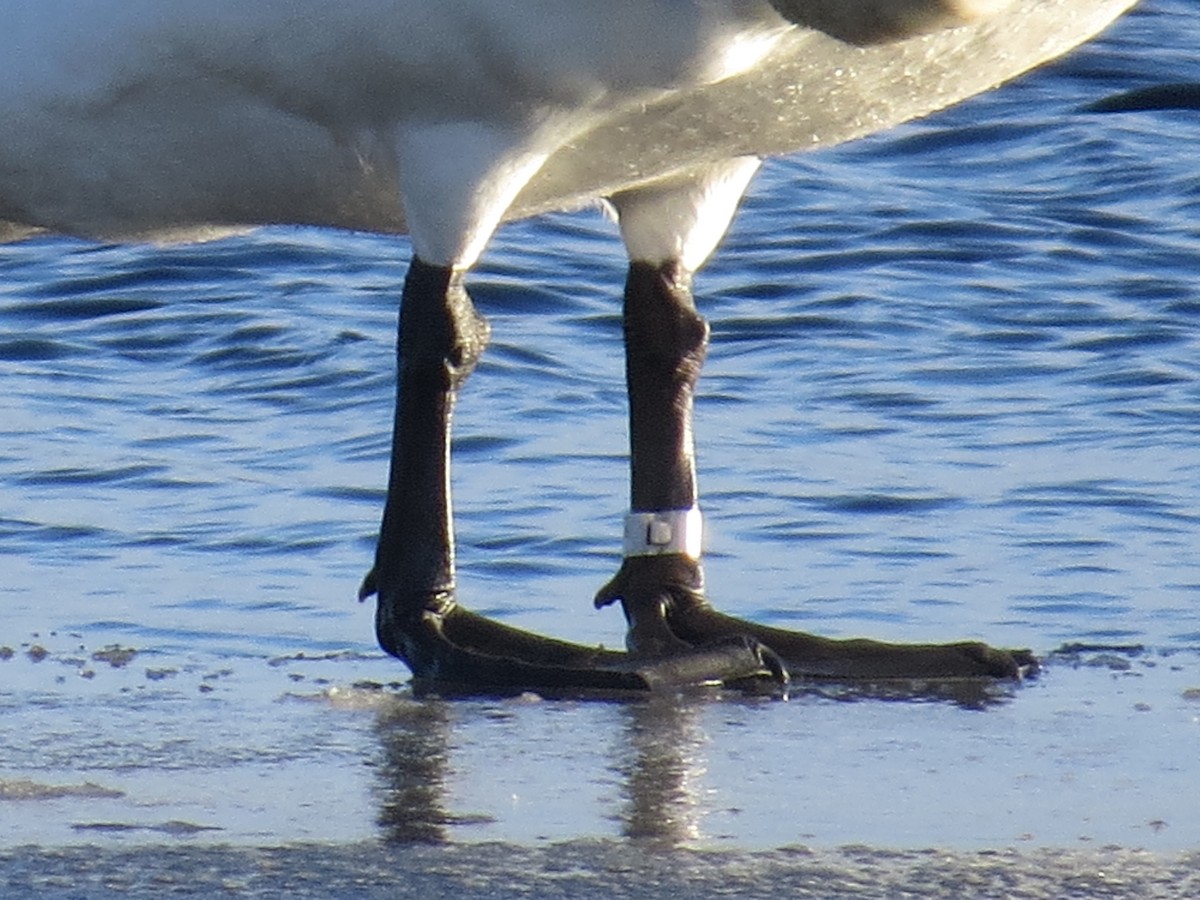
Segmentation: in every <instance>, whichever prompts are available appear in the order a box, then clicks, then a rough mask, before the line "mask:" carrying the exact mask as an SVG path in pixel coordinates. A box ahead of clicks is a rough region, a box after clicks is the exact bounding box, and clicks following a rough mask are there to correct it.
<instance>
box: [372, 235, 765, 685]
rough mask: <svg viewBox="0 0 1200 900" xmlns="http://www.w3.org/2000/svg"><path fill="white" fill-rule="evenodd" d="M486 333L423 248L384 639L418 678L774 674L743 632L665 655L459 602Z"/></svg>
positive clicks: (390, 525)
mask: <svg viewBox="0 0 1200 900" xmlns="http://www.w3.org/2000/svg"><path fill="white" fill-rule="evenodd" d="M487 340H488V327H487V324H486V322H484V320H483V319H482V318H481V317H480V316H479V315H478V313H477V312H476V311H475V308H474V305H473V304H472V303H471V299H470V297H469V296H468V295H467V292H466V290H465V289H464V288H463V285H462V275H461V272H457V271H455V270H452V269H450V268H448V267H444V266H434V265H429V264H427V263H425V262H423V261H421V260H420V259H414V261H413V264H412V268H411V269H410V270H409V274H408V278H407V280H406V281H405V284H404V295H403V298H402V300H401V309H400V326H399V339H398V344H397V347H398V379H397V394H396V417H395V425H394V430H393V438H392V458H391V469H390V473H389V479H388V495H387V505H386V507H385V510H384V515H383V526H382V529H381V531H380V536H379V546H378V549H377V551H376V556H375V567H374V569H372V571H371V573H370V574H369V575H368V576H367V578H366V580H365V581H364V582H363V587H362V590H361V591H360V596H362V597H364V598H365V597H366V596H369V595H370V594H374V593H378V595H379V603H378V608H377V611H376V616H375V629H376V635H377V637H378V640H379V643H380V645H381V646H382V647H383V648H384V649H385V650H386V651H387V652H388V653H391V654H392V655H394V656H397V657H399V658H400V659H402V660H403V661H404V662H405V663H407V664H408V666H409V668H410V669H412V671H413V674H414V676H415V677H416V679H417V680H418V681H419V682H425V683H430V682H436V683H446V684H450V685H453V686H455V687H457V688H462V689H466V690H469V691H483V692H493V691H501V692H508V691H513V690H526V689H532V690H543V691H546V690H551V691H555V690H557V691H577V690H601V691H614V690H615V691H622V690H645V689H648V688H653V687H658V686H664V685H680V684H691V683H696V682H700V681H710V680H720V681H734V680H739V679H743V678H751V677H757V676H761V675H763V674H770V673H771V672H772V666H771V665H770V664H769V661H764V659H763V658H762V656H761V654H760V653H759V651H758V647H757V645H755V644H754V642H752V641H750V640H747V639H745V638H742V637H740V636H739V637H735V639H733V640H721V641H719V642H714V645H713V646H712V647H706V648H704V649H702V650H699V651H696V650H693V649H691V648H690V646H688V645H686V644H684V643H683V642H677V643H678V644H679V647H680V648H681V649H680V652H677V653H674V654H662V655H659V656H658V657H657V658H655V659H640V658H639V659H634V658H631V657H630V656H628V655H627V654H625V653H620V652H615V651H609V650H603V649H601V648H594V647H585V646H581V645H577V644H571V643H568V642H565V641H558V640H553V639H551V638H546V637H542V636H541V635H536V634H530V633H528V632H524V631H521V630H519V629H516V628H511V627H509V626H506V625H503V624H500V623H498V622H493V621H491V620H489V619H486V618H483V617H482V616H479V615H476V614H473V613H471V612H469V611H468V610H466V609H464V608H462V607H461V606H459V605H458V603H457V600H456V597H455V585H454V529H453V518H452V512H451V503H450V477H449V475H450V428H451V419H452V414H453V411H454V403H455V399H456V397H457V394H458V391H459V390H460V389H461V388H462V386H463V384H464V383H465V381H466V380H467V377H468V376H469V375H470V374H471V371H472V370H473V369H474V367H475V364H476V362H477V361H478V360H479V357H480V355H481V354H482V352H483V349H484V347H485V345H486V344H487Z"/></svg>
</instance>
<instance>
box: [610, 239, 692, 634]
mask: <svg viewBox="0 0 1200 900" xmlns="http://www.w3.org/2000/svg"><path fill="white" fill-rule="evenodd" d="M624 317H625V378H626V384H627V385H628V391H629V443H630V506H631V510H632V512H633V513H672V512H675V513H678V512H682V511H687V510H693V509H695V507H696V499H697V488H696V461H695V449H694V441H693V439H692V405H693V397H694V393H695V388H696V383H697V381H698V380H699V378H700V369H701V367H702V366H703V365H704V356H705V353H706V351H707V348H708V324H707V323H706V322H705V321H704V319H703V318H702V317H701V316H700V314H699V313H698V312H697V311H696V306H695V303H694V302H693V299H692V292H691V275H690V273H688V272H686V271H685V270H684V269H683V267H682V266H680V265H678V264H674V263H668V264H665V265H653V264H651V263H645V262H634V263H632V264H631V265H630V266H629V275H628V278H627V279H626V282H625V302H624ZM675 518H676V520H677V526H676V527H684V528H686V527H687V523H686V521H685V522H683V523H682V525H680V524H679V523H678V519H679V517H678V516H675ZM631 519H632V520H633V522H632V525H631V527H633V528H637V527H639V525H638V522H637V520H636V518H635V517H632V516H631ZM696 524H697V525H698V521H697V523H696ZM667 527H670V526H667ZM662 549H663V550H664V551H665V552H662V553H658V552H652V551H654V550H655V548H654V547H653V546H652V545H648V546H646V547H643V548H642V551H644V552H640V553H639V552H637V551H631V550H630V548H628V547H627V548H626V552H627V554H630V553H636V554H637V555H627V556H626V558H625V560H624V561H623V563H622V564H621V568H620V571H618V572H617V575H616V577H614V578H613V579H612V581H610V582H609V583H608V584H606V585H605V586H604V587H603V588H601V590H600V591H599V593H598V594H597V595H596V601H595V602H596V606H597V607H602V606H607V605H608V604H610V603H613V602H615V601H617V600H620V601H621V605H622V608H623V609H624V611H625V618H626V621H627V622H628V623H629V636H628V639H627V643H628V645H629V647H630V650H631V651H633V652H636V653H642V654H648V655H652V654H655V653H660V652H662V651H663V650H665V649H667V648H670V647H672V646H676V645H678V644H680V643H681V640H680V639H679V638H678V637H676V636H675V635H673V634H672V633H671V631H670V629H668V628H666V627H665V619H664V616H665V613H666V610H667V609H668V608H670V607H673V606H676V605H679V604H688V603H694V602H702V600H701V598H702V596H703V589H704V575H703V571H702V569H701V567H700V560H699V549H698V548H694V549H693V552H691V553H689V552H687V550H686V549H682V552H680V550H681V548H680V547H679V546H675V547H671V546H666V547H663V548H662ZM672 551H674V552H672Z"/></svg>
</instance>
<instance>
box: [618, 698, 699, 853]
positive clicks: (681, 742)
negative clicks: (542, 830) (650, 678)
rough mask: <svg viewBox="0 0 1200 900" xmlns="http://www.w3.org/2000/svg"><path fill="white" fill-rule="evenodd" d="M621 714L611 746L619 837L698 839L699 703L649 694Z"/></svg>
mask: <svg viewBox="0 0 1200 900" xmlns="http://www.w3.org/2000/svg"><path fill="white" fill-rule="evenodd" d="M623 712H624V713H625V728H624V731H623V732H621V733H620V734H618V735H617V738H616V741H614V747H613V757H614V758H615V759H616V760H617V763H616V766H615V769H616V771H618V772H619V773H620V774H621V775H622V776H623V778H624V784H623V792H622V794H623V799H624V801H625V802H624V809H623V811H622V813H621V825H622V827H621V833H622V835H623V836H624V837H627V838H630V839H632V840H638V841H645V842H650V843H653V844H662V845H664V846H671V847H677V846H682V845H685V844H687V843H688V842H690V841H695V840H697V839H699V838H700V837H701V836H702V833H701V824H702V820H703V818H704V807H703V804H702V802H701V796H700V793H699V792H700V791H701V790H702V785H701V780H702V778H703V776H704V772H705V762H704V745H705V744H707V743H708V735H707V734H706V733H705V732H704V730H703V728H702V727H701V725H700V722H699V713H700V706H699V704H697V703H695V702H689V701H687V700H684V699H681V698H679V697H653V698H651V699H650V700H648V701H646V702H644V703H630V704H628V705H627V706H625V707H624V709H623Z"/></svg>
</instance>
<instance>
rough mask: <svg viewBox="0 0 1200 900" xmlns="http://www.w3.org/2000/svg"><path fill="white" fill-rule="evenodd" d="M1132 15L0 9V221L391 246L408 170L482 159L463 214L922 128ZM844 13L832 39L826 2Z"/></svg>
mask: <svg viewBox="0 0 1200 900" xmlns="http://www.w3.org/2000/svg"><path fill="white" fill-rule="evenodd" d="M1131 2H1132V0H1070V2H1065V0H1019V2H1018V3H1017V4H1016V6H1015V7H1013V8H1011V9H1010V10H1009V12H1008V14H1007V15H1003V16H998V17H996V18H995V19H985V20H984V21H983V22H982V23H980V24H977V25H974V26H972V27H969V28H960V29H955V30H953V31H948V32H944V33H934V34H932V35H931V36H930V37H929V38H926V39H924V40H919V41H915V42H907V43H904V44H891V45H883V46H877V47H870V48H852V47H849V46H847V45H846V44H844V43H842V42H840V41H837V40H834V39H832V38H830V37H828V36H826V35H825V34H822V33H820V32H818V31H815V30H813V29H810V28H806V27H803V26H793V25H791V24H790V23H789V22H788V21H787V20H785V19H784V18H783V17H782V16H781V15H780V14H779V13H778V12H776V11H775V9H774V8H773V7H772V5H771V4H769V3H766V2H760V0H707V2H706V0H690V2H689V0H611V2H606V3H604V4H596V3H572V4H565V3H564V2H563V0H519V2H496V0H456V2H455V3H452V4H450V3H438V4H434V3H428V2H426V0H353V2H346V3H340V4H337V6H336V8H334V7H330V6H329V4H328V3H324V2H318V0H257V2H255V3H252V4H247V3H241V2H236V0H210V2H206V3H195V2H184V3H172V4H163V3H160V2H157V0H90V2H81V0H43V2H40V3H36V4H33V3H23V2H11V0H10V2H5V3H0V12H2V13H3V16H4V23H5V27H4V28H3V29H0V121H3V122H4V123H5V127H4V131H3V135H2V136H0V222H7V223H9V224H8V229H7V230H8V233H9V234H11V235H18V234H21V233H23V232H24V231H26V230H27V229H30V228H41V229H48V230H51V231H58V232H64V233H71V234H78V235H88V236H96V237H104V238H122V237H124V238H170V237H186V236H188V235H191V234H202V233H204V231H205V229H208V228H211V227H218V228H220V227H223V226H243V225H258V224H283V223H287V224H312V225H327V226H333V227H342V228H352V229H361V230H370V231H377V232H386V233H403V232H405V231H408V230H409V225H408V223H407V222H406V211H407V212H408V213H409V215H412V214H413V213H414V212H416V210H414V209H413V208H412V207H414V206H415V205H416V204H417V202H418V201H416V200H415V198H414V199H412V200H410V201H409V202H408V203H405V202H404V201H405V198H404V194H403V187H404V186H403V185H402V181H404V180H405V179H404V174H403V172H404V170H405V169H406V168H407V169H409V170H411V171H412V172H413V173H419V175H418V174H414V176H413V177H411V178H409V179H407V181H408V184H407V187H408V189H409V190H410V191H416V190H418V189H419V188H420V186H421V185H425V186H426V188H425V189H426V190H427V191H428V192H429V193H432V194H435V195H437V196H438V197H441V196H443V193H444V192H445V191H448V190H452V189H453V184H454V183H455V182H456V181H457V182H459V183H461V182H462V181H463V180H464V175H463V173H465V172H467V171H469V170H470V169H472V168H475V169H479V168H485V169H486V168H489V167H490V166H492V164H493V158H494V157H497V156H498V157H501V158H503V159H504V162H503V164H502V168H504V169H506V170H507V171H508V173H509V174H510V176H511V177H509V178H508V179H501V180H506V181H507V184H506V186H505V187H504V188H503V189H497V192H496V196H493V197H489V198H484V199H483V200H482V201H481V203H480V204H479V205H482V206H484V207H488V208H491V209H492V211H491V214H490V215H489V216H487V217H486V218H489V219H491V218H512V217H519V216H525V215H530V214H534V213H537V212H543V211H547V210H550V209H555V208H561V207H565V206H577V205H579V204H581V203H585V202H587V201H588V200H589V199H591V198H594V197H599V196H604V195H608V194H611V193H613V192H614V191H616V190H619V189H622V188H624V187H628V186H630V185H634V184H641V183H648V182H652V181H654V180H656V179H658V178H660V177H662V176H664V175H670V174H672V173H675V172H678V171H679V170H681V169H686V168H689V167H693V168H694V167H699V166H703V165H706V164H707V163H709V162H712V161H716V160H721V159H727V158H730V157H733V156H740V155H746V154H755V155H765V154H771V153H781V152H787V151H791V150H796V149H808V148H812V147H816V146H822V145H826V144H831V143H836V142H838V141H841V140H845V139H847V138H850V137H855V136H858V135H860V134H864V133H867V132H869V131H873V130H878V129H880V128H884V127H887V126H888V125H891V124H894V123H896V122H898V121H902V120H904V119H907V118H911V117H913V116H916V115H921V114H924V113H926V112H929V111H931V110H934V109H937V108H939V107H941V106H945V105H947V104H949V103H952V102H954V101H955V100H957V99H960V98H961V97H963V96H968V95H970V94H972V93H976V92H978V91H980V90H982V89H984V88H986V87H989V86H991V85H994V84H995V83H997V82H999V81H1001V80H1004V79H1005V78H1009V77H1012V76H1013V75H1015V74H1017V73H1018V72H1020V71H1022V70H1024V69H1026V68H1029V67H1031V66H1033V65H1036V64H1037V63H1039V62H1041V61H1043V60H1044V59H1046V58H1049V57H1052V56H1054V55H1057V54H1059V53H1061V52H1063V51H1064V50H1065V49H1066V48H1068V47H1069V46H1071V45H1073V44H1074V43H1077V42H1078V41H1080V40H1082V39H1084V38H1085V37H1087V36H1088V35H1090V34H1092V33H1094V32H1096V31H1098V30H1099V29H1100V28H1101V27H1103V25H1104V24H1106V23H1107V22H1108V21H1109V20H1111V19H1112V18H1113V17H1115V16H1116V15H1117V14H1118V13H1119V12H1120V11H1122V10H1123V9H1125V8H1126V7H1128V6H1129V5H1131ZM996 5H997V2H996V0H974V4H972V3H969V2H967V0H945V2H944V3H943V2H942V0H861V2H855V0H822V2H820V3H817V2H805V0H794V2H791V3H785V2H782V0H780V2H777V3H776V6H779V7H780V9H782V10H784V11H785V12H788V13H789V14H792V15H795V14H796V10H800V11H804V10H805V9H811V10H816V11H817V14H814V18H815V19H817V20H824V19H827V18H829V14H827V13H826V12H823V10H826V9H827V8H831V9H833V10H843V13H842V14H841V20H839V21H838V22H837V23H836V25H837V27H838V28H839V29H840V30H841V31H842V32H847V31H849V32H851V33H852V34H851V36H853V33H854V31H855V28H856V27H857V29H858V32H857V33H859V34H861V35H870V34H871V30H872V27H873V26H871V24H870V15H871V7H873V6H874V7H882V8H884V9H885V10H886V9H889V8H896V9H907V8H909V7H913V8H915V9H917V10H918V11H920V10H925V12H924V13H923V14H922V15H923V16H924V18H923V19H921V21H920V22H919V23H918V25H916V26H914V27H916V28H918V30H925V29H926V28H929V27H933V26H931V25H929V24H928V22H927V21H926V20H929V19H931V18H936V21H935V22H934V25H936V26H937V27H941V26H943V25H946V24H955V23H957V22H961V21H964V20H970V19H972V18H975V17H977V16H978V15H979V14H980V12H990V11H992V9H993V7H995V6H996ZM1004 5H1007V4H1004ZM790 8H792V9H790ZM930 8H933V9H934V10H935V11H937V16H936V17H935V16H933V14H932V13H929V12H928V10H929V9H930ZM860 9H861V10H865V12H862V11H860V13H859V15H860V17H861V18H864V19H865V20H866V22H865V24H864V23H860V24H858V25H856V23H855V20H854V19H853V17H852V16H850V13H849V12H845V11H847V10H848V11H851V12H852V11H854V10H860ZM880 88H882V89H880ZM438 129H442V134H441V135H440V136H439V135H438V134H437V132H438ZM447 143H450V144H452V145H453V150H452V152H447V150H446V147H445V144H447ZM472 151H474V152H472ZM460 156H462V157H468V158H463V159H460V158H459V157H460ZM471 156H475V157H476V158H475V159H471V158H469V157H471ZM401 157H411V158H401ZM439 169H446V170H449V171H438V170H439ZM513 194H515V197H514V196H510V195H513ZM509 201H512V202H509ZM497 207H499V210H498V211H497V209H496V208H497ZM417 214H418V215H419V213H417ZM3 230H4V229H3V228H0V231H3ZM479 230H483V231H486V230H488V229H487V228H484V229H479ZM474 243H476V244H479V243H480V240H479V239H478V238H477V239H476V241H475V242H474ZM476 249H478V248H476Z"/></svg>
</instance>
